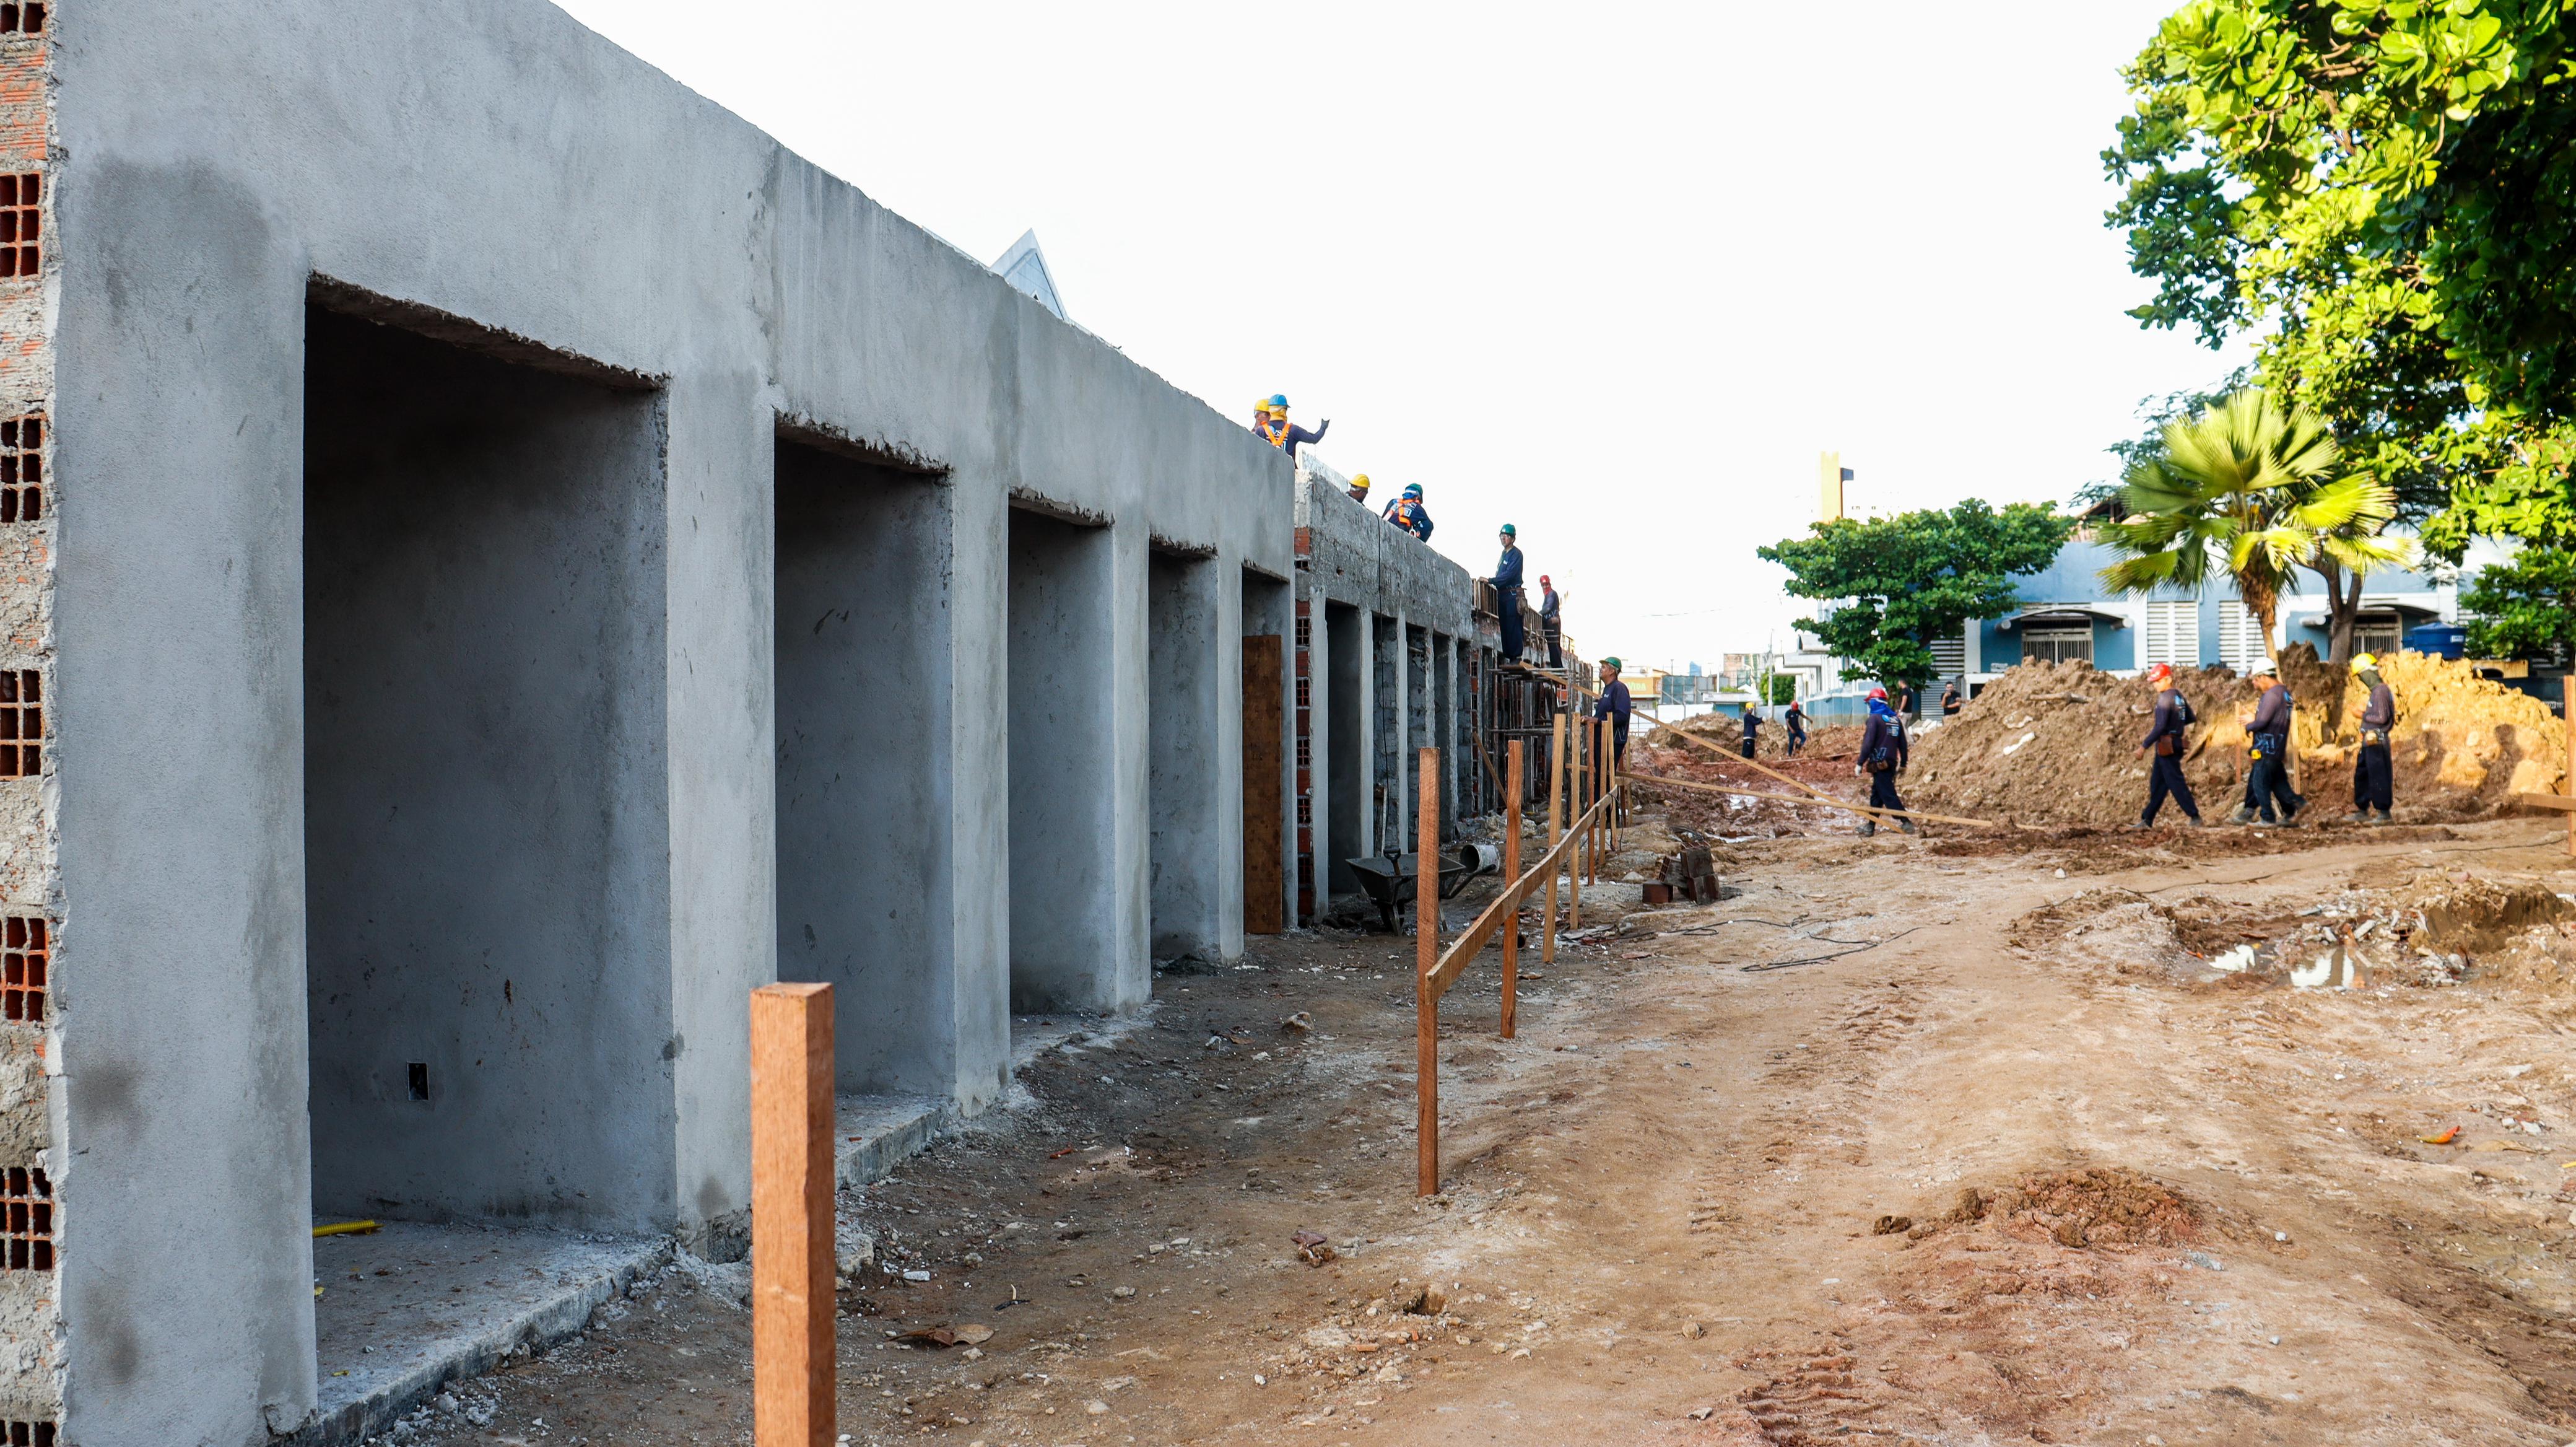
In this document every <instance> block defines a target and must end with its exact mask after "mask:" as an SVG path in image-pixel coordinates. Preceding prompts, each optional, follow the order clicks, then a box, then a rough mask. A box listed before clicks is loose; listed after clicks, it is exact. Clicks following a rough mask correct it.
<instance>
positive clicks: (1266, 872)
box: [1243, 633, 1288, 935]
mask: <svg viewBox="0 0 2576 1447" xmlns="http://www.w3.org/2000/svg"><path fill="white" fill-rule="evenodd" d="M1281 667H1282V663H1281V656H1280V648H1279V635H1278V634H1276V633H1255V634H1249V635H1247V636H1246V637H1245V638H1244V640H1243V932H1244V933H1245V934H1248V935H1275V934H1278V933H1280V932H1281V931H1283V930H1285V929H1286V928H1287V927H1288V921H1287V913H1288V904H1287V895H1288V878H1287V872H1286V871H1287V852H1286V843H1285V841H1284V840H1282V839H1281V838H1280V830H1281V829H1282V828H1283V827H1285V824H1284V821H1285V819H1286V817H1287V812H1288V810H1287V805H1286V803H1285V797H1286V796H1285V795H1284V794H1282V793H1281V791H1280V765H1281V758H1282V755H1281V753H1280V746H1279V740H1280V737H1281V735H1282V733H1283V732H1284V728H1285V717H1284V715H1283V714H1282V713H1281V708H1282V704H1281V700H1282V699H1283V698H1285V697H1286V693H1285V685H1284V679H1283V675H1282V673H1281V671H1280V670H1281Z"/></svg>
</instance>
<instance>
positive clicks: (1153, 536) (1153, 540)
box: [1146, 533, 1216, 561]
mask: <svg viewBox="0 0 2576 1447" xmlns="http://www.w3.org/2000/svg"><path fill="white" fill-rule="evenodd" d="M1146 543H1147V545H1148V546H1150V547H1151V548H1153V550H1154V551H1155V552H1158V553H1164V554H1168V555H1169V556H1172V557H1175V558H1196V559H1199V560H1201V561H1205V560H1207V559H1209V558H1213V557H1215V556H1216V544H1214V543H1188V542H1183V541H1181V540H1180V539H1179V538H1171V537H1165V536H1164V535H1163V534H1161V533H1148V534H1146Z"/></svg>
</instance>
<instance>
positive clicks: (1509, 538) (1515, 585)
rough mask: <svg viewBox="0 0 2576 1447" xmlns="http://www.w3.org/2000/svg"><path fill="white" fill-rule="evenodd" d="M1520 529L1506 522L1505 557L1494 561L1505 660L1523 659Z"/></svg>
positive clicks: (1495, 590) (1503, 537)
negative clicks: (1496, 561)
mask: <svg viewBox="0 0 2576 1447" xmlns="http://www.w3.org/2000/svg"><path fill="white" fill-rule="evenodd" d="M1520 531H1521V530H1520V529H1519V528H1516V527H1513V526H1512V525H1511V524H1510V523H1505V524H1503V535H1502V542H1503V557H1502V561H1500V562H1498V563H1496V564H1494V576H1493V579H1492V582H1493V585H1494V610H1495V611H1496V612H1498V613H1500V614H1502V615H1503V661H1504V662H1505V663H1518V662H1520V661H1521V644H1522V642H1523V641H1524V640H1523V638H1522V636H1521V549H1520Z"/></svg>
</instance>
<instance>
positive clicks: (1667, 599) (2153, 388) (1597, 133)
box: [563, 0, 2236, 663]
mask: <svg viewBox="0 0 2576 1447" xmlns="http://www.w3.org/2000/svg"><path fill="white" fill-rule="evenodd" d="M563 3H564V5H565V8H566V9H567V10H569V11H570V12H571V13H572V14H573V15H574V16H576V17H577V18H579V19H580V20H581V21H582V22H584V23H585V24H588V25H590V26H592V27H593V28H595V29H597V30H599V31H600V32H601V33H603V34H605V35H607V36H608V37H609V38H611V39H613V40H615V41H617V42H618V43H619V44H621V45H624V46H626V47H627V48H628V49H630V50H633V51H634V52H636V53H637V54H639V55H641V56H643V57H644V58H645V59H646V60H647V61H650V62H651V63H653V64H655V65H657V66H659V67H661V68H662V69H664V70H665V71H668V72H669V73H670V74H672V75H674V76H676V77H677V78H678V79H679V80H681V81H682V82H684V83H686V84H688V85H689V86H691V87H693V88H695V89H696V90H698V91H699V92H701V93H702V94H705V95H707V96H708V97H710V98H712V99H713V100H715V101H716V102H718V103H719V104H722V105H724V106H726V107H728V108H730V109H732V110H734V111H736V112H738V113H739V114H741V115H743V116H744V117H746V118H748V119H749V120H750V121H751V122H753V123H754V124H756V125H758V126H760V127H762V128H763V129H765V130H767V131H768V132H770V133H771V134H773V135H775V136H777V137H778V138H779V139H780V140H782V141H783V142H785V143H786V144H787V145H788V146H789V147H791V148H793V149H794V150H796V151H798V152H800V153H802V154H803V155H805V156H807V157H809V158H811V159H812V160H814V161H815V162H816V163H818V164H820V165H822V166H824V167H826V168H827V169H829V170H831V171H832V172H834V173H835V174H837V175H839V176H841V177H843V178H845V179H847V180H849V181H850V182H852V183H853V184H855V185H857V186H858V187H859V188H860V189H862V190H864V191H866V192H867V193H868V194H869V195H870V196H872V197H874V198H875V199H876V200H878V201H880V202H882V203H883V204H885V205H887V206H889V207H891V208H892V209H894V210H895V211H896V212H898V213H900V214H902V215H904V216H906V217H908V218H910V219H911V220H913V221H914V222H916V223H918V224H920V225H922V226H925V227H928V228H929V229H930V230H932V231H935V232H937V233H939V234H940V235H942V236H944V237H946V238H948V239H949V240H950V241H952V242H954V243H956V244H957V245H958V246H960V247H962V248H963V249H965V250H966V251H968V252H970V253H972V254H973V255H974V256H975V257H977V258H978V259H979V260H983V261H986V262H990V261H992V260H994V259H995V258H997V257H999V256H1000V255H1001V253H1002V251H1003V250H1004V249H1005V248H1006V247H1008V246H1009V245H1010V243H1011V242H1012V241H1013V240H1014V239H1016V238H1017V237H1018V236H1019V234H1020V232H1021V231H1022V230H1023V229H1024V228H1027V227H1031V226H1034V227H1036V228H1037V232H1038V238H1039V240H1040V242H1041V243H1042V244H1043V245H1044V246H1045V248H1046V252H1047V258H1048V261H1049V263H1050V265H1051V266H1052V268H1053V270H1054V272H1055V277H1056V283H1057V286H1058V288H1059V290H1060V291H1061V293H1062V295H1063V297H1064V301H1065V305H1066V308H1067V310H1068V311H1070V312H1071V313H1072V315H1073V317H1074V318H1075V319H1076V320H1078V321H1080V322H1081V323H1082V324H1083V325H1084V326H1086V327H1089V328H1090V329H1091V330H1093V331H1094V332H1097V333H1099V334H1100V335H1101V336H1103V337H1105V338H1107V339H1108V340H1110V341H1112V342H1115V343H1117V344H1118V345H1119V346H1121V347H1123V348H1124V349H1125V350H1126V352H1127V354H1128V355H1129V356H1130V357H1133V358H1135V359H1136V360H1137V361H1139V362H1141V363H1143V364H1144V365H1146V366H1148V367H1151V368H1153V369H1154V370H1155V371H1157V372H1159V373H1161V374H1162V375H1163V376H1165V377H1167V378H1170V379H1171V380H1172V381H1173V382H1175V383H1176V384H1177V385H1179V386H1181V387H1183V388H1186V389H1188V390H1189V391H1191V392H1194V393H1196V394H1198V395H1199V396H1201V397H1204V398H1206V399H1208V401H1209V402H1210V403H1212V404H1213V405H1214V406H1215V407H1216V408H1217V410H1218V411H1220V412H1222V413H1224V414H1225V415H1226V416H1228V417H1241V416H1243V415H1244V414H1246V413H1248V412H1249V410H1250V409H1249V404H1250V402H1251V399H1252V398H1253V397H1255V396H1259V395H1263V394H1267V393H1270V392H1274V391H1280V392H1286V393H1287V394H1288V396H1289V398H1290V399H1291V401H1292V402H1293V403H1294V404H1295V411H1294V416H1295V418H1296V420H1298V421H1300V422H1302V423H1304V424H1306V425H1308V426H1313V425H1315V424H1316V422H1317V421H1318V420H1319V419H1321V418H1326V417H1329V418H1332V419H1333V430H1332V434H1331V437H1330V439H1329V440H1328V441H1327V442H1326V443H1325V444H1324V446H1323V447H1322V449H1321V452H1322V455H1323V456H1324V457H1325V458H1326V459H1327V460H1329V461H1331V462H1332V463H1333V464H1334V465H1335V466H1337V467H1339V468H1341V469H1342V470H1343V471H1345V472H1352V471H1358V472H1366V473H1368V474H1369V475H1370V477H1371V479H1372V480H1373V482H1374V483H1375V484H1376V486H1377V488H1378V489H1379V492H1378V493H1377V494H1376V495H1377V496H1379V497H1381V498H1382V497H1386V496H1391V495H1392V491H1393V489H1395V488H1397V487H1400V486H1401V485H1402V484H1404V483H1407V482H1419V483H1421V484H1423V486H1424V488H1425V490H1426V492H1427V498H1426V501H1427V503H1428V504H1429V506H1430V509H1431V513H1432V516H1433V518H1434V520H1435V521H1436V522H1437V523H1438V528H1439V530H1438V535H1437V537H1436V539H1435V545H1436V546H1438V547H1440V548H1441V549H1442V550H1443V551H1444V552H1447V553H1449V554H1450V555H1451V556H1452V557H1455V558H1457V559H1458V560H1459V561H1460V562H1462V563H1465V564H1466V565H1467V566H1468V567H1470V568H1471V569H1475V570H1478V571H1480V572H1481V571H1490V569H1491V568H1492V566H1493V561H1494V551H1495V550H1494V546H1493V535H1494V533H1495V531H1496V530H1497V529H1498V528H1499V527H1500V526H1501V524H1503V523H1505V522H1512V523H1515V524H1517V525H1518V527H1519V528H1520V537H1521V543H1522V547H1523V549H1524V551H1525V552H1526V553H1527V555H1528V559H1529V563H1530V568H1531V571H1532V572H1533V573H1540V572H1544V573H1548V574H1552V575H1553V576H1554V577H1555V579H1556V582H1557V586H1558V587H1559V588H1560V589H1561V590H1563V591H1564V592H1565V593H1566V594H1567V596H1568V602H1567V608H1566V621H1567V628H1568V631H1569V632H1571V633H1573V634H1574V635H1576V636H1577V637H1578V638H1579V639H1580V640H1581V642H1582V644H1583V646H1584V650H1585V652H1586V653H1587V654H1591V655H1594V656H1598V655H1600V654H1603V653H1611V652H1616V653H1621V654H1624V655H1625V656H1626V657H1627V658H1629V659H1630V660H1631V661H1633V662H1654V663H1664V662H1670V661H1680V660H1687V659H1691V658H1697V659H1700V660H1702V661H1704V662H1709V663H1714V662H1715V661H1716V656H1717V654H1718V653H1719V652H1721V651H1724V650H1729V649H1733V650H1739V651H1749V650H1753V649H1759V648H1762V647H1764V646H1765V644H1766V639H1767V640H1771V641H1773V642H1775V643H1776V645H1777V646H1780V647H1788V646H1792V644H1793V642H1794V639H1793V637H1792V636H1791V634H1790V633H1789V630H1788V628H1787V623H1788V620H1789V619H1790V618H1792V617H1794V616H1797V615H1798V614H1799V613H1800V612H1802V611H1804V609H1803V607H1802V606H1801V605H1798V604H1796V603H1794V602H1793V601H1791V600H1789V599H1787V598H1785V597H1784V596H1783V595H1782V594H1781V592H1780V587H1781V581H1782V577H1783V575H1782V574H1781V573H1780V571H1779V570H1778V569H1776V568H1774V567H1772V566H1771V565H1769V564H1766V563H1763V562H1761V561H1759V560H1758V559H1756V558H1755V557H1754V556H1753V549H1754V548H1755V547H1756V546H1757V545H1759V544H1761V543H1765V542H1770V541H1774V540H1776V539H1779V538H1781V537H1784V536H1788V535H1791V534H1794V533H1797V532H1800V531H1802V530H1803V529H1804V528H1805V526H1806V525H1807V523H1809V522H1810V521H1812V520H1813V518H1814V509H1815V498H1816V455H1817V453H1818V452H1819V451H1822V450H1824V449H1827V448H1833V449H1838V450H1839V451H1840V452H1841V453H1842V454H1843V463H1844V465H1845V466H1848V467H1851V468H1853V469H1855V470H1856V471H1857V472H1858V474H1859V480H1858V481H1857V482H1856V483H1855V484H1854V492H1853V502H1854V506H1855V507H1856V508H1866V509H1871V510H1881V511H1894V510H1901V509H1905V508H1913V507H1928V506H1942V505H1947V504H1948V503H1951V502H1953V501H1956V500H1957V499H1959V498H1962V497H1970V496H1976V497H1983V498H1986V499H1987V500H1988V501H1991V502H1996V503H2002V502H2005V501H2010V500H2016V499H2054V498H2063V497H2064V496H2066V495H2067V494H2068V493H2069V492H2071V491H2073V490H2074V489H2075V488H2076V487H2078V486H2080V485H2082V484H2083V483H2085V482H2087V481H2090V480H2092V479H2094V478H2097V477H2104V476H2108V475H2109V474H2110V473H2111V471H2112V459H2111V458H2110V457H2109V456H2108V455H2107V454H2105V453H2104V452H2103V451H2102V447H2103V444H2105V443H2107V442H2109V441H2111V440H2113V439H2115V438H2119V437H2124V436H2127V435H2129V434H2130V433H2131V432H2132V431H2133V430H2134V426H2135V424H2134V422H2133V420H2132V415H2131V414H2132V410H2133V408H2134V407H2135V405H2136V403H2137V401H2138V399H2139V398H2140V397H2141V396H2143V395H2145V394H2148V393H2151V392H2155V393H2161V392H2166V391H2171V390H2175V389H2177V388H2181V387H2185V386H2196V385H2200V384H2203V383H2206V382H2208V381H2211V380H2213V379H2215V378H2216V377H2218V376H2219V375H2220V374H2221V373H2223V372H2224V371H2225V370H2226V369H2227V367H2228V366H2230V365H2232V364H2233V362H2234V361H2235V360H2236V358H2235V357H2234V356H2233V355H2231V356H2229V357H2227V358H2220V357H2217V356H2213V355H2212V354H2211V353H2209V352H2207V351H2204V350H2202V349H2200V348H2198V347H2196V346H2194V345H2192V343H2191V342H2190V341H2189V339H2188V338H2186V337H2180V336H2174V335H2170V334H2166V333H2160V332H2155V333H2151V332H2141V331H2139V330H2138V328H2137V326H2136V324H2135V323H2133V322H2131V321H2130V320H2129V319H2128V318H2126V317H2124V316H2122V315H2121V312H2122V310H2123V309H2124V308H2126V307H2129V306H2132V305H2135V304H2136V303H2137V302H2138V301H2139V300H2141V299H2142V298H2143V297H2144V296H2145V294H2146V287H2145V284H2144V283H2143V282H2140V281H2139V280H2137V279H2136V278H2134V277H2132V276H2130V275H2129V272H2128V269H2127V265H2126V252H2125V248H2124V246H2123V244H2122V241H2121V239H2120V238H2119V237H2118V236H2117V235H2115V234H2113V233H2111V232H2109V231H2107V230H2105V229H2104V228H2103V227H2102V225H2101V212H2102V210H2103V208H2104V207H2105V206H2107V205H2108V204H2110V202H2111V200H2112V199H2113V196H2114V193H2113V191H2112V189H2111V187H2110V186H2109V184H2108V183H2107V182H2106V181H2104V180H2103V178H2102V175H2101V165H2100V162H2099V160H2098V153H2099V152H2100V151H2101V150H2102V148H2103V147H2104V146H2105V145H2107V144H2109V142H2110V139H2111V133H2112V123H2113V121H2114V119H2115V118H2116V117H2118V116H2119V115H2120V114H2122V113H2123V111H2124V110H2125V108H2126V102H2125V100H2124V97H2123V93H2122V88H2121V85H2120V82H2119V78H2118V76H2117V75H2116V73H2115V72H2116V68H2117V67H2118V65H2119V64H2120V63H2121V62H2122V61H2123V60H2125V59H2126V58H2127V57H2128V56H2130V55H2132V54H2133V53H2135V51H2136V50H2137V48H2138V47H2139V46H2140V45H2141V44H2143V43H2144V42H2145V40H2146V39H2147V38H2148V37H2149V35H2150V34H2151V33H2152V31H2153V28H2154V25H2155V22H2156V19H2157V18H2158V17H2159V16H2161V15H2162V14H2164V13H2166V12H2168V11H2170V10H2171V9H2172V8H2173V5H2174V3H2175V0H2084V3H2081V4H2069V3H2067V0H2018V3H2015V0H1981V3H1977V4H1972V5H1965V6H1950V5H1926V4H1922V3H1920V0H1864V3H1851V4H1842V5H1833V6H1825V5H1797V6H1782V5H1776V4H1766V5H1759V6H1757V5H1750V4H1742V3H1719V4H1697V5H1668V6H1656V5H1634V4H1610V5H1595V6H1578V7H1561V8H1559V7H1549V8H1544V9H1543V8H1540V7H1518V6H1508V5H1505V6H1483V7H1476V8H1472V9H1471V8H1468V7H1463V6H1459V7H1451V6H1442V7H1431V6H1422V5H1390V4H1387V3H1385V0H1377V3H1372V4H1342V3H1309V4H1299V5H1293V6H1282V5H1275V4H1273V5H1209V4H1205V3H1200V4H1188V5H1181V4H1172V5H1145V4H1123V5H1104V6H1076V5H1064V4H1060V3H1059V4H1050V5H1030V4H1019V3H998V4H996V3H981V4H971V5H963V4H957V5H952V4H922V3H918V0H912V3H904V4H881V3H830V0H729V3H727V4H724V5H710V4H709V3H707V0H685V3H684V0H563Z"/></svg>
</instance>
